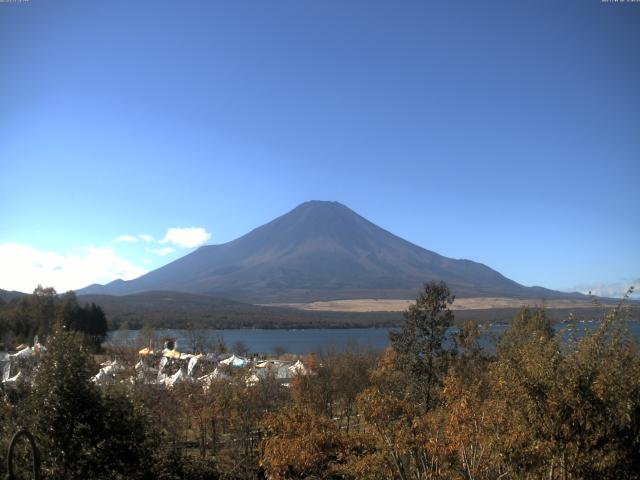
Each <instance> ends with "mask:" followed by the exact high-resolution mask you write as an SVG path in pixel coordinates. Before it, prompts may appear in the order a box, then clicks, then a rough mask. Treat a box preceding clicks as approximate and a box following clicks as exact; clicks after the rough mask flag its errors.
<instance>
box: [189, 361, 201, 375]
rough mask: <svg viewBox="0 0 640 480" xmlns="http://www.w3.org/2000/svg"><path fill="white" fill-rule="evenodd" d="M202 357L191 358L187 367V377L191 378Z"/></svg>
mask: <svg viewBox="0 0 640 480" xmlns="http://www.w3.org/2000/svg"><path fill="white" fill-rule="evenodd" d="M199 358H200V357H191V358H190V359H189V364H188V365H187V375H188V376H191V374H192V373H193V369H194V368H195V366H196V363H198V360H199Z"/></svg>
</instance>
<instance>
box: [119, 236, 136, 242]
mask: <svg viewBox="0 0 640 480" xmlns="http://www.w3.org/2000/svg"><path fill="white" fill-rule="evenodd" d="M137 241H138V237H134V236H133V235H120V236H119V237H118V238H116V239H115V240H114V242H115V243H136V242H137Z"/></svg>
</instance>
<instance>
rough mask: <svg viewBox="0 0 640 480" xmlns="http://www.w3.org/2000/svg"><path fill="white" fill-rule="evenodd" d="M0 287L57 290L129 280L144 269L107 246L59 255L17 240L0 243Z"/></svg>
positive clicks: (83, 248) (80, 249)
mask: <svg viewBox="0 0 640 480" xmlns="http://www.w3.org/2000/svg"><path fill="white" fill-rule="evenodd" d="M0 265H2V268H0V288H2V289H5V290H19V291H22V292H32V291H33V289H34V288H35V287H36V286H37V285H38V284H41V285H43V286H47V287H49V286H50V287H54V288H55V289H56V290H57V291H58V292H65V291H67V290H73V289H78V288H82V287H86V286H87V285H90V284H92V283H107V282H110V281H112V280H115V279H117V278H121V279H123V280H130V279H132V278H136V277H139V276H140V275H143V274H145V273H146V272H147V271H146V270H145V269H144V268H142V267H139V266H137V265H135V264H133V263H131V262H129V261H128V260H126V259H124V258H122V257H120V256H119V255H118V254H117V253H116V252H115V251H114V250H113V249H112V248H110V247H102V248H98V247H82V248H77V249H75V250H74V251H73V252H70V253H64V254H60V253H57V252H51V251H44V250H39V249H37V248H33V247H29V246H27V245H21V244H18V243H4V244H0Z"/></svg>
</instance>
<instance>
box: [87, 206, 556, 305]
mask: <svg viewBox="0 0 640 480" xmlns="http://www.w3.org/2000/svg"><path fill="white" fill-rule="evenodd" d="M429 280H444V281H446V282H447V283H448V284H449V286H450V287H451V289H452V290H453V291H454V293H456V294H457V295H459V296H509V297H529V298H531V297H532V296H533V297H535V298H555V297H558V296H567V294H560V293H559V292H553V291H551V290H546V289H541V288H539V287H535V288H527V287H524V286H522V285H520V284H518V283H516V282H514V281H512V280H510V279H508V278H506V277H504V276H503V275H501V274H500V273H498V272H496V271H495V270H492V269H491V268H489V267H487V266H485V265H483V264H480V263H477V262H473V261H470V260H454V259H451V258H447V257H443V256H441V255H438V254H437V253H434V252H431V251H429V250H426V249H424V248H421V247H419V246H417V245H414V244H412V243H410V242H408V241H406V240H404V239H402V238H400V237H397V236H396V235H393V234H392V233H390V232H388V231H386V230H384V229H382V228H380V227H378V226H376V225H374V224H373V223H371V222H369V221H368V220H366V219H365V218H363V217H361V216H360V215H358V214H356V213H355V212H353V211H352V210H350V209H349V208H347V207H345V206H344V205H342V204H340V203H338V202H321V201H311V202H306V203H303V204H302V205H299V206H298V207H296V208H295V209H294V210H292V211H291V212H289V213H287V214H285V215H283V216H281V217H278V218H276V219H275V220H273V221H272V222H270V223H267V224H265V225H263V226H261V227H259V228H256V229H255V230H253V231H251V232H249V233H248V234H246V235H244V236H242V237H240V238H238V239H236V240H233V241H231V242H228V243H225V244H221V245H211V246H204V247H201V248H199V249H198V250H196V251H194V252H193V253H191V254H189V255H186V256H185V257H182V258H180V259H178V260H176V261H174V262H172V263H170V264H168V265H165V266H164V267H161V268H159V269H157V270H154V271H152V272H149V273H147V274H146V275H143V276H141V277H139V278H137V279H134V280H130V281H127V282H125V281H122V280H117V281H115V282H112V283H110V284H107V285H105V286H96V285H92V286H90V287H87V288H86V289H83V290H81V291H79V293H81V294H89V293H102V294H111V295H124V294H133V293H138V292H144V291H151V290H175V291H181V292H187V293H197V294H209V295H216V296H222V297H228V298H233V299H237V300H242V301H248V302H262V303H266V302H294V301H314V300H329V299H349V298H362V297H366V298H413V297H415V294H416V292H417V291H418V289H419V288H420V286H421V284H422V283H424V282H425V281H429Z"/></svg>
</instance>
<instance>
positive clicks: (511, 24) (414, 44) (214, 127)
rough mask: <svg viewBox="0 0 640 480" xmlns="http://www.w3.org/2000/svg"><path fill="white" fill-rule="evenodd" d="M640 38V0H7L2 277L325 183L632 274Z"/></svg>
mask: <svg viewBox="0 0 640 480" xmlns="http://www.w3.org/2000/svg"><path fill="white" fill-rule="evenodd" d="M638 45H640V3H637V2H636V3H631V2H629V3H604V2H601V1H600V0H579V1H562V2H558V1H557V0H549V1H542V0H537V1H530V2H512V1H506V0H505V1H485V2H477V1H456V2H432V1H415V2H411V1H393V2H391V1H385V2H380V1H371V0H368V1H343V0H336V1H317V0H314V1H310V0H292V1H287V0H282V1H270V2H264V1H244V0H237V1H236V0H234V1H219V2H218V1H204V0H203V1H197V0H192V1H188V2H176V1H173V2H171V1H161V2H158V1H146V0H136V1H131V0H127V1H120V0H112V1H108V2H107V1H93V0H80V1H56V2H51V1H45V0H30V1H28V2H14V3H0V205H2V210H1V212H2V213H1V216H2V221H1V222H0V288H4V289H18V290H32V289H33V287H35V285H36V284H37V283H45V284H53V285H54V286H55V287H56V288H57V289H59V290H66V289H68V288H79V287H82V286H84V285H86V284H87V283H91V282H93V281H99V282H105V281H109V280H112V279H113V278H115V277H119V276H124V277H125V278H131V277H134V276H136V275H139V274H140V273H142V272H144V271H148V270H150V269H153V268H157V267H159V266H161V265H163V264H165V263H167V262H169V261H171V260H174V259H176V258H178V257H179V256H182V255H184V254H186V253H188V252H190V251H192V250H193V248H194V245H196V244H198V242H206V243H222V242H226V241H229V240H232V239H234V238H236V237H238V236H240V235H242V234H244V233H246V232H247V231H249V230H250V229H252V228H254V227H256V226H258V225H260V224H262V223H265V222H267V221H269V220H271V219H273V218H274V217H276V216H278V215H281V214H283V213H286V212H287V211H289V210H290V209H292V208H294V207H295V206H296V205H298V204H299V203H301V202H303V201H305V200H310V199H324V200H337V201H340V202H342V203H344V204H346V205H347V206H349V207H351V208H352V209H354V210H355V211H357V212H358V213H360V214H361V215H363V216H365V217H367V218H368V219H370V220H372V221H373V222H375V223H377V224H378V225H380V226H382V227H384V228H386V229H388V230H390V231H392V232H394V233H396V234H397V235H400V236H402V237H404V238H406V239H407V240H410V241H412V242H414V243H416V244H418V245H420V246H423V247H425V248H428V249H430V250H433V251H436V252H438V253H441V254H443V255H447V256H450V257H455V258H469V259H473V260H476V261H480V262H483V263H485V264H487V265H489V266H491V267H492V268H495V269H497V270H498V271H500V272H501V273H503V274H505V275H506V276H508V277H510V278H512V279H514V280H516V281H518V282H520V283H523V284H525V285H543V286H546V287H550V288H557V289H574V288H576V289H582V290H586V289H588V288H593V289H594V290H596V291H602V292H606V293H609V294H611V293H614V292H617V291H619V290H620V288H623V287H624V286H625V285H627V284H629V283H630V282H638V279H639V278H640V249H639V248H638V245H639V244H640V243H639V239H640V215H639V214H638V205H639V203H638V191H640V189H639V188H638V184H639V181H640V55H638ZM185 228H191V230H180V229H185ZM169 229H173V230H171V231H170V230H169ZM141 234H142V235H148V236H151V237H153V239H151V238H150V237H145V239H146V240H143V239H142V238H140V237H138V235H141ZM123 235H126V236H130V237H133V238H135V239H136V241H132V240H133V238H128V239H126V240H129V241H122V240H123V238H121V237H122V236H123ZM118 239H119V240H120V241H117V240H118ZM169 249H171V251H170V250H169ZM161 253H164V255H160V254H161Z"/></svg>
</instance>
